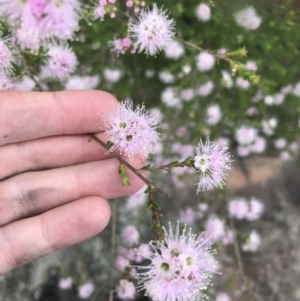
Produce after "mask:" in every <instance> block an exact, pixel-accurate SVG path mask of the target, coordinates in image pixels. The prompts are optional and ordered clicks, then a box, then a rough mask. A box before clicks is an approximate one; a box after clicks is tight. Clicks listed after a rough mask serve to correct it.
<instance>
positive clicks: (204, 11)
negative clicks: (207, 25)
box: [196, 3, 211, 22]
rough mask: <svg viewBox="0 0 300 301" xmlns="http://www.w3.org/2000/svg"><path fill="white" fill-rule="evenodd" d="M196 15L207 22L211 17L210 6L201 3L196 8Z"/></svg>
mask: <svg viewBox="0 0 300 301" xmlns="http://www.w3.org/2000/svg"><path fill="white" fill-rule="evenodd" d="M196 17H197V19H198V20H200V21H202V22H207V21H209V20H210V18H211V10H210V7H209V6H208V5H207V4H205V3H200V4H199V5H198V6H197V8H196Z"/></svg>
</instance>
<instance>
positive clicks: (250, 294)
mask: <svg viewBox="0 0 300 301" xmlns="http://www.w3.org/2000/svg"><path fill="white" fill-rule="evenodd" d="M230 226H231V228H232V229H233V230H234V232H235V233H236V229H235V226H234V222H233V220H232V218H230ZM233 242H234V251H235V256H236V259H237V263H238V268H239V272H240V274H241V277H242V280H243V282H244V284H245V286H246V291H247V295H248V297H249V299H250V300H252V301H257V299H256V297H255V295H254V293H253V291H252V289H251V288H250V287H249V282H248V279H247V277H246V274H245V271H244V266H243V262H242V256H241V252H240V248H239V244H238V241H237V237H236V235H234V239H233Z"/></svg>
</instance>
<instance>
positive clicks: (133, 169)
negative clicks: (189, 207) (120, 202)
mask: <svg viewBox="0 0 300 301" xmlns="http://www.w3.org/2000/svg"><path fill="white" fill-rule="evenodd" d="M90 135H91V138H92V139H93V140H95V141H96V142H97V143H99V144H100V145H102V146H103V147H104V148H105V149H107V145H106V144H105V143H104V142H103V141H102V140H101V139H99V138H98V137H97V136H96V135H95V134H90ZM109 153H110V154H112V155H113V156H114V157H115V158H116V159H118V160H119V161H120V162H121V163H122V164H123V165H125V166H126V167H127V168H128V169H130V170H131V171H132V172H133V173H134V174H135V175H136V176H138V177H139V178H140V179H141V180H142V181H143V182H144V183H146V184H147V185H148V187H149V186H150V187H151V188H152V189H153V188H154V189H155V191H157V192H159V193H160V194H162V195H163V196H165V197H167V198H169V197H170V196H169V195H168V194H167V193H166V192H164V191H163V190H161V189H160V188H158V187H157V186H156V185H154V184H153V183H152V182H150V181H149V180H148V179H146V178H145V177H143V176H142V175H141V173H140V171H139V170H138V169H136V168H135V167H133V166H132V165H131V164H129V163H128V162H127V161H126V160H124V159H123V158H122V157H121V156H120V155H119V154H117V153H116V152H115V151H113V150H109Z"/></svg>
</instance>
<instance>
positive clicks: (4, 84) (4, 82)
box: [0, 72, 16, 91]
mask: <svg viewBox="0 0 300 301" xmlns="http://www.w3.org/2000/svg"><path fill="white" fill-rule="evenodd" d="M15 86H16V83H15V82H13V81H12V79H11V78H9V77H8V76H7V75H6V74H4V73H1V72H0V91H1V90H13V89H15Z"/></svg>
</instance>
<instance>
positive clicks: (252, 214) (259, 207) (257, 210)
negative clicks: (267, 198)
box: [246, 197, 264, 221]
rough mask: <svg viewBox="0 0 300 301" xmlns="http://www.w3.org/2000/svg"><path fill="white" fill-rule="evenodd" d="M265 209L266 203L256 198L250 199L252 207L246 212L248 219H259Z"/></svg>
mask: <svg viewBox="0 0 300 301" xmlns="http://www.w3.org/2000/svg"><path fill="white" fill-rule="evenodd" d="M263 211H264V205H263V204H262V203H261V202H260V201H259V200H258V199H256V198H254V197H253V198H251V199H250V209H249V211H248V212H247V214H246V219H247V220H249V221H254V220H257V219H259V218H260V217H261V215H262V214H263Z"/></svg>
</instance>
